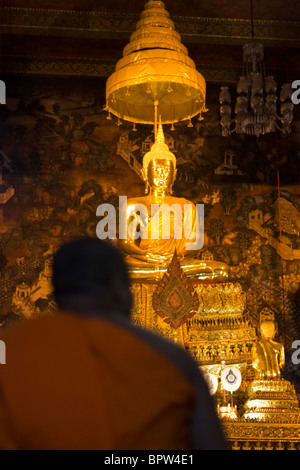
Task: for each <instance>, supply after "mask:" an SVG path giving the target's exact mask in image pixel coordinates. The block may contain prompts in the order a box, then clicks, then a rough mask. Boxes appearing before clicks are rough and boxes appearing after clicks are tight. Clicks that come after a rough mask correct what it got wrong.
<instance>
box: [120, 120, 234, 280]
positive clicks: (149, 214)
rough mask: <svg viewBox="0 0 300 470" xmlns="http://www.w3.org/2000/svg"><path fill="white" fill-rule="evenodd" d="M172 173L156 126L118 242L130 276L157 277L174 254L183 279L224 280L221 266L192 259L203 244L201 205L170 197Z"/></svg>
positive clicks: (225, 268)
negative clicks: (141, 185) (140, 192)
mask: <svg viewBox="0 0 300 470" xmlns="http://www.w3.org/2000/svg"><path fill="white" fill-rule="evenodd" d="M176 171H177V170H176V157H175V155H174V154H173V153H171V152H170V151H169V148H168V146H167V144H165V140H164V134H163V129H162V126H161V124H160V125H159V129H158V133H157V137H156V140H155V143H154V144H153V146H152V148H151V150H150V152H148V153H146V154H145V155H144V158H143V169H142V178H143V180H144V182H145V193H146V196H144V197H137V198H131V199H128V201H127V212H126V224H127V231H126V234H127V238H125V239H124V240H121V239H120V245H121V249H122V250H123V252H125V254H126V255H127V258H126V261H127V263H128V266H129V270H130V273H131V276H132V277H133V278H147V279H151V278H154V279H158V278H160V277H161V276H162V275H163V273H164V272H166V271H167V267H168V265H169V263H170V261H171V259H172V258H173V256H174V252H175V250H176V253H177V257H178V259H179V261H180V264H181V268H182V269H183V271H184V272H185V274H187V275H188V276H190V277H196V278H197V277H198V278H202V279H203V278H215V277H226V276H227V275H228V266H227V265H226V264H225V263H221V262H216V261H209V262H206V261H205V262H204V261H201V260H199V259H195V255H196V254H197V253H198V252H199V250H200V249H201V248H202V246H203V240H204V220H203V218H204V211H203V205H197V207H196V205H195V204H194V203H193V202H191V201H189V200H187V199H185V198H178V197H174V196H172V186H173V184H174V181H175V178H176ZM200 206H201V208H202V213H200V211H201V208H200ZM199 209H200V211H199Z"/></svg>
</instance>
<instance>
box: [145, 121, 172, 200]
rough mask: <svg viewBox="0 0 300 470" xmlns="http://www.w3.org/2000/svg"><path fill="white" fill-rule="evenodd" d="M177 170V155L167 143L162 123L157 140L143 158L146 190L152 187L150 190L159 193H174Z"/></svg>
mask: <svg viewBox="0 0 300 470" xmlns="http://www.w3.org/2000/svg"><path fill="white" fill-rule="evenodd" d="M176 172H177V170H176V157H175V155H174V154H173V153H172V152H170V150H169V148H168V146H167V144H165V139H164V134H163V130H162V126H161V125H160V126H159V130H158V134H157V138H156V141H155V143H154V144H153V145H152V148H151V150H150V152H148V153H146V154H145V155H144V159H143V169H142V177H143V180H144V181H145V192H146V193H147V192H148V190H149V188H150V191H152V192H154V193H157V194H168V193H171V194H172V186H173V184H174V181H175V179H176Z"/></svg>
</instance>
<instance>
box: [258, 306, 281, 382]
mask: <svg viewBox="0 0 300 470" xmlns="http://www.w3.org/2000/svg"><path fill="white" fill-rule="evenodd" d="M275 333H276V326H275V321H274V314H273V313H272V312H271V311H270V310H268V309H264V310H263V312H262V313H261V315H260V339H259V340H258V341H257V344H256V345H255V346H254V349H253V363H252V365H253V367H254V369H256V371H257V374H258V377H257V378H258V379H261V380H270V379H271V380H273V379H280V369H282V368H283V367H284V364H285V354H284V347H283V345H282V344H281V343H277V342H275V341H273V338H274V336H275Z"/></svg>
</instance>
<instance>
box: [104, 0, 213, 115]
mask: <svg viewBox="0 0 300 470" xmlns="http://www.w3.org/2000/svg"><path fill="white" fill-rule="evenodd" d="M205 91H206V85H205V80H204V78H203V76H202V75H201V74H200V73H199V72H198V71H197V70H196V66H195V63H194V61H193V60H191V59H190V58H189V56H188V52H187V49H186V47H185V46H184V45H183V44H182V43H181V38H180V35H179V34H178V33H177V32H176V31H175V28H174V23H173V21H172V20H171V19H170V18H169V13H168V12H167V11H166V10H165V7H164V3H163V2H161V1H157V0H150V1H149V2H147V3H146V5H145V10H144V11H143V12H142V14H141V19H140V21H139V22H138V23H137V27H136V31H135V32H134V33H133V34H132V35H131V38H130V43H129V44H128V45H127V46H126V47H125V48H124V50H123V58H122V59H121V60H119V62H118V63H117V65H116V70H115V72H114V73H113V74H112V75H111V76H110V77H109V78H108V80H107V83H106V109H107V110H108V111H109V112H111V113H112V114H114V115H116V116H118V117H119V118H121V119H125V120H127V121H130V122H135V123H142V124H154V123H155V117H154V114H155V113H154V106H157V107H158V113H159V115H160V117H161V122H162V124H172V123H175V122H178V121H183V120H186V119H191V118H192V117H194V116H196V115H197V114H200V113H201V111H205Z"/></svg>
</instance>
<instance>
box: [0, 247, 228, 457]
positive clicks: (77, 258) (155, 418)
mask: <svg viewBox="0 0 300 470" xmlns="http://www.w3.org/2000/svg"><path fill="white" fill-rule="evenodd" d="M53 285H54V293H55V299H56V302H57V305H58V308H59V311H58V313H57V314H55V315H53V314H52V315H44V316H40V317H39V318H35V319H32V320H26V321H22V322H18V324H17V325H14V326H13V327H11V328H10V329H8V331H6V333H5V334H2V337H1V339H3V340H4V341H5V343H6V351H7V359H6V365H2V366H0V448H1V449H34V450H38V449H105V450H123V449H130V450H136V449H142V450H146V449H151V450H158V449H224V448H225V442H224V438H223V433H222V430H221V426H220V423H219V420H218V418H217V416H216V414H215V410H214V405H213V402H212V399H211V397H210V395H209V392H208V387H207V385H206V383H205V381H204V379H203V377H202V375H201V373H200V371H199V368H198V366H197V364H196V363H195V362H194V360H193V359H192V358H191V356H190V355H189V354H188V353H186V352H185V351H184V350H183V349H182V348H180V347H179V346H177V345H175V344H173V343H170V342H169V341H167V340H165V339H163V338H161V337H159V336H157V335H155V334H154V333H152V332H150V331H148V330H145V329H142V328H139V327H137V326H135V325H134V324H133V323H131V321H130V310H131V306H132V297H131V291H130V281H129V277H128V273H127V266H126V264H125V262H124V259H123V256H122V255H121V253H120V252H119V250H118V249H117V248H115V247H114V246H112V245H111V244H108V243H106V242H103V241H101V240H99V239H78V240H73V241H70V242H68V243H66V244H64V245H63V246H62V247H61V248H60V249H59V250H58V251H57V253H56V254H55V256H54V264H53Z"/></svg>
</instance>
